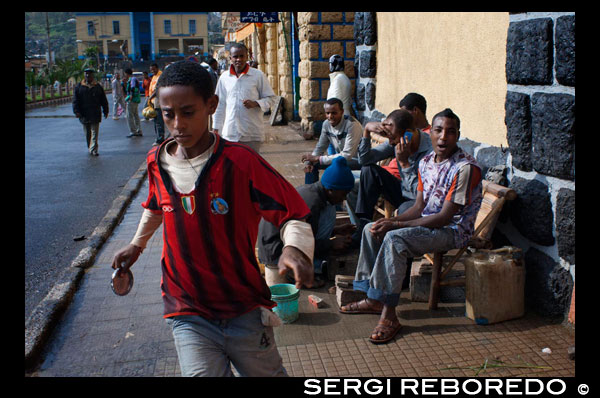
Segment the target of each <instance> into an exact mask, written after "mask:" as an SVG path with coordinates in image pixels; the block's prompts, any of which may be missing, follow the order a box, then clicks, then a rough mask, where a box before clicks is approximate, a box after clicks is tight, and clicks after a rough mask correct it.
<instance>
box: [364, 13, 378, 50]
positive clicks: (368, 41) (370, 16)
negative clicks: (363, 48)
mask: <svg viewBox="0 0 600 398" xmlns="http://www.w3.org/2000/svg"><path fill="white" fill-rule="evenodd" d="M363 35H364V40H365V41H364V43H365V45H367V46H373V45H375V43H377V14H376V13H374V12H365V13H364V19H363Z"/></svg>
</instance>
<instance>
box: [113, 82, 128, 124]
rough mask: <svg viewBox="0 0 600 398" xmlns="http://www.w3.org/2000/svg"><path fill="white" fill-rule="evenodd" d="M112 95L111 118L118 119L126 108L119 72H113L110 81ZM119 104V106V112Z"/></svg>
mask: <svg viewBox="0 0 600 398" xmlns="http://www.w3.org/2000/svg"><path fill="white" fill-rule="evenodd" d="M111 87H112V95H113V117H112V118H113V119H114V120H119V116H120V115H121V113H122V112H123V110H125V109H126V108H127V104H126V103H125V92H124V91H123V85H122V84H121V74H120V73H119V72H115V75H114V76H113V79H112V81H111ZM119 105H120V106H121V112H119Z"/></svg>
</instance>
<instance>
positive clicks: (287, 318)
mask: <svg viewBox="0 0 600 398" xmlns="http://www.w3.org/2000/svg"><path fill="white" fill-rule="evenodd" d="M270 289H271V300H273V301H274V302H276V303H277V307H275V308H273V312H275V313H276V314H277V315H278V316H279V318H281V320H282V321H283V323H292V322H294V321H295V320H296V319H298V297H300V290H298V289H296V286H294V285H291V284H289V283H280V284H278V285H273V286H271V287H270Z"/></svg>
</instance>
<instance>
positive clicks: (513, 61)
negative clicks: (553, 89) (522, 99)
mask: <svg viewBox="0 0 600 398" xmlns="http://www.w3.org/2000/svg"><path fill="white" fill-rule="evenodd" d="M552 24H553V23H552V19H550V18H544V19H532V20H526V21H520V22H512V23H511V24H510V26H509V27H508V37H507V40H506V80H507V82H508V83H509V84H552V61H553V52H554V47H553V42H552Z"/></svg>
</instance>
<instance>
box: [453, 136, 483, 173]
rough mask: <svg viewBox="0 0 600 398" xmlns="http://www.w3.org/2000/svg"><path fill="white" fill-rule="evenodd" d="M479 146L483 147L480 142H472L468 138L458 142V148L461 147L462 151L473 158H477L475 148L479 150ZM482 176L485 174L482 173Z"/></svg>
mask: <svg viewBox="0 0 600 398" xmlns="http://www.w3.org/2000/svg"><path fill="white" fill-rule="evenodd" d="M479 145H481V144H480V143H479V142H475V141H472V140H470V139H468V138H464V139H460V140H459V141H458V146H459V147H460V149H462V150H463V151H465V152H466V153H468V154H469V155H471V156H475V148H477V147H478V146H479ZM482 175H485V174H483V173H482Z"/></svg>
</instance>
